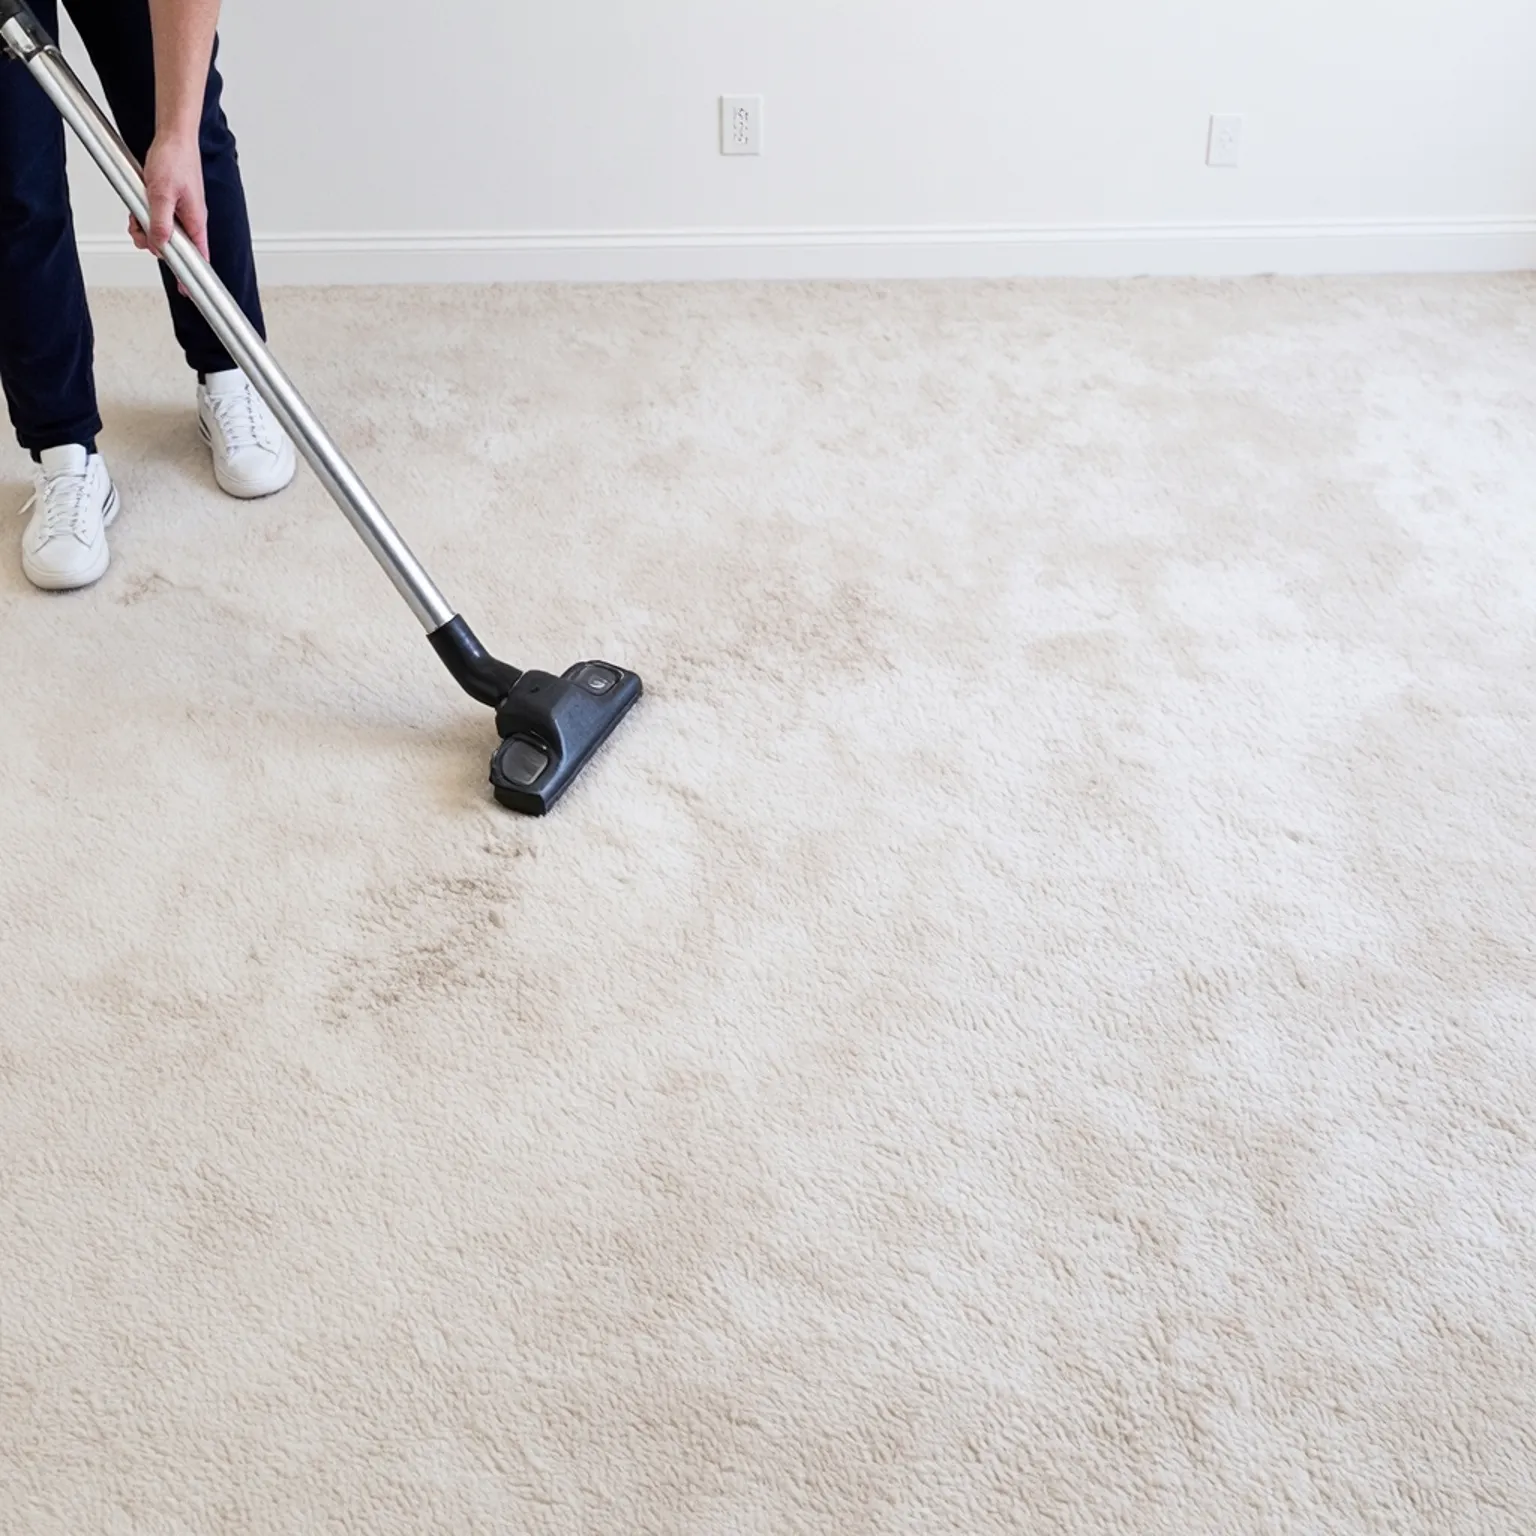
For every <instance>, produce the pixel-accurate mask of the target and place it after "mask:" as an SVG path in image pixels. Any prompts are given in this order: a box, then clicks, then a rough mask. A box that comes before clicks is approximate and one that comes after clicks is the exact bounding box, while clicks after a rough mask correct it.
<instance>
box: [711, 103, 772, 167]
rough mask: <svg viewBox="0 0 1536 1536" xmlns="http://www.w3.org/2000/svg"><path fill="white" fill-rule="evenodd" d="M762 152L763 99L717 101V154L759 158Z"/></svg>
mask: <svg viewBox="0 0 1536 1536" xmlns="http://www.w3.org/2000/svg"><path fill="white" fill-rule="evenodd" d="M762 152H763V98H762V97H761V96H722V97H721V98H720V153H721V154H722V155H760V154H762Z"/></svg>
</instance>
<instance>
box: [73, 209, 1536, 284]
mask: <svg viewBox="0 0 1536 1536" xmlns="http://www.w3.org/2000/svg"><path fill="white" fill-rule="evenodd" d="M80 250H81V256H82V259H83V262H84V265H85V271H86V276H87V279H88V280H89V281H90V282H92V283H93V284H96V285H99V286H104V287H121V286H139V285H147V284H150V283H152V282H153V281H154V272H153V268H152V267H151V266H150V264H149V262H148V259H147V258H146V257H144V256H142V255H140V254H139V253H138V252H136V251H134V250H133V248H132V247H131V246H130V245H129V244H128V242H127V239H126V237H119V236H111V235H87V236H83V237H82V238H81V240H80ZM256 252H257V259H258V261H259V263H260V266H261V272H262V279H263V281H264V282H265V283H266V284H268V285H269V286H270V285H277V284H288V283H317V284H326V283H348V284H351V283H451V282H672V281H689V280H730V279H744V278H748V279H750V278H756V279H785V278H817V279H859V278H945V277H1140V276H1159V277H1173V276H1191V277H1229V276H1250V275H1256V274H1261V273H1283V274H1290V275H1306V274H1322V273H1354V272H1491V271H1524V270H1529V269H1536V216H1530V217H1523V218H1503V219H1492V218H1490V219H1444V220H1441V219H1396V220H1364V221H1316V222H1310V223H1301V222H1292V223H1269V224H1118V225H1114V224H1102V225H1083V226H1078V227H1071V226H1043V225H1042V226H1034V227H1029V226H1026V227H1018V228H1005V227H995V228H994V227H974V228H964V227H948V228H944V227H933V228H916V229H899V228H898V229H877V228H858V229H672V230H550V231H530V232H523V233H520V232H515V231H513V232H506V233H494V232H487V233H473V232H464V233H459V232H433V231H426V230H424V231H421V232H405V231H402V232H398V233H397V232H367V233H335V234H295V235H281V234H275V235H262V236H258V237H257V240H256Z"/></svg>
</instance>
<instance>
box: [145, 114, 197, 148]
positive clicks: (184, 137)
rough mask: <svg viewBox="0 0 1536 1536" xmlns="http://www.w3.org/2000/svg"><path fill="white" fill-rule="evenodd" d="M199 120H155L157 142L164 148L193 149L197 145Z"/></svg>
mask: <svg viewBox="0 0 1536 1536" xmlns="http://www.w3.org/2000/svg"><path fill="white" fill-rule="evenodd" d="M197 129H198V120H197V118H195V117H193V118H191V119H190V120H187V119H184V118H167V119H166V120H165V121H163V122H162V121H160V120H158V119H157V120H156V122H155V143H157V144H159V145H160V146H161V147H162V148H176V149H191V148H195V147H196V145H197V137H198V135H197Z"/></svg>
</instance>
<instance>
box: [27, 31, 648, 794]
mask: <svg viewBox="0 0 1536 1536" xmlns="http://www.w3.org/2000/svg"><path fill="white" fill-rule="evenodd" d="M0 41H3V42H4V45H5V48H6V51H8V52H9V53H10V54H12V55H13V56H14V57H15V58H16V59H17V60H19V61H20V62H21V63H22V64H24V65H25V66H26V68H27V69H28V71H29V72H30V73H31V75H32V77H33V79H35V80H36V81H37V83H38V84H39V85H40V86H41V87H42V89H43V90H44V91H45V92H46V93H47V95H48V97H49V99H50V100H51V101H52V102H53V104H54V105H55V106H56V107H57V108H58V109H59V112H60V113H61V115H62V116H63V118H64V120H65V122H67V123H68V124H69V126H70V127H71V128H72V129H73V130H74V132H75V134H76V136H77V137H78V138H79V140H80V142H81V143H82V144H84V146H85V148H86V150H87V152H88V153H89V154H90V156H91V158H92V159H93V160H94V161H95V162H96V164H97V165H98V166H100V167H101V170H102V173H103V174H104V175H105V176H106V178H107V180H108V181H109V182H110V183H111V184H112V187H113V190H114V191H115V192H116V193H117V195H118V196H119V197H120V198H121V199H122V200H123V202H124V204H126V206H127V208H128V210H129V212H130V213H132V214H133V216H134V217H135V218H136V219H137V220H138V221H139V223H140V224H141V225H142V226H143V227H144V228H145V229H148V228H149V225H150V214H149V196H148V193H147V192H146V190H145V186H144V172H143V169H142V167H141V166H140V165H139V162H138V161H137V160H136V159H135V158H134V156H133V154H132V152H131V151H130V150H129V148H128V146H127V145H126V144H124V142H123V140H122V137H121V136H120V135H119V133H118V132H117V129H116V128H114V127H113V125H112V123H111V122H110V121H109V119H108V118H107V116H106V114H105V113H104V112H103V111H102V110H101V108H100V107H99V106H98V105H97V104H96V102H95V100H94V99H93V98H92V96H91V94H90V92H89V91H87V90H86V88H85V87H84V85H82V84H81V82H80V79H79V77H78V76H77V75H76V74H75V72H74V70H72V69H71V68H70V66H69V63H68V61H67V60H66V59H65V58H64V56H63V54H61V53H60V52H59V50H58V48H57V47H56V46H55V44H54V42H53V39H52V38H51V37H49V35H48V34H47V32H46V31H45V30H44V29H43V27H42V26H41V24H40V23H39V22H38V20H37V18H36V17H35V16H33V15H32V13H31V11H30V10H28V8H27V6H26V4H25V3H24V0H0ZM160 258H161V260H162V261H164V262H165V264H166V266H167V267H169V268H170V270H171V272H172V273H173V274H174V275H175V277H176V279H177V281H178V282H179V283H180V284H181V286H182V287H183V288H185V289H186V291H187V293H188V295H189V296H190V298H191V300H192V302H193V303H194V304H195V305H196V306H197V308H198V310H199V311H200V312H201V314H202V316H203V318H204V319H205V320H207V322H208V324H209V326H210V327H211V328H212V330H213V332H214V334H215V335H216V336H217V337H218V338H219V340H220V341H221V342H222V343H223V344H224V346H225V349H226V350H227V351H228V352H229V355H230V357H231V358H233V359H234V361H235V363H236V364H237V365H238V366H239V367H240V368H241V370H242V371H243V372H244V373H245V375H246V377H247V378H248V379H250V381H251V383H252V384H253V385H254V386H255V388H256V390H257V392H258V393H259V394H260V395H261V397H262V399H263V400H265V401H266V402H267V404H268V406H270V407H271V410H272V413H273V415H275V416H276V417H277V419H278V421H279V422H280V423H281V424H282V426H283V427H284V429H285V430H286V431H287V433H288V435H289V436H290V437H291V438H292V439H293V440H294V442H295V443H296V444H297V445H298V449H299V451H300V452H301V453H302V454H303V455H304V457H305V459H306V460H308V462H309V465H310V467H311V468H312V469H313V470H314V472H315V474H316V475H318V476H319V478H320V482H321V484H322V485H324V486H325V488H326V490H328V491H329V492H330V493H331V496H332V498H333V499H334V500H335V502H336V504H337V506H339V507H340V508H341V510H342V511H343V512H344V513H345V514H346V516H347V520H348V521H349V522H350V523H351V524H352V526H353V527H354V528H355V529H356V530H357V533H358V535H359V537H360V538H361V539H362V541H363V543H364V544H366V545H367V546H368V549H369V551H370V552H371V553H372V555H373V557H374V559H375V560H377V561H378V562H379V564H380V565H381V566H383V568H384V572H385V574H386V575H387V576H388V577H389V579H390V580H391V581H392V582H393V583H394V584H395V587H396V589H397V590H398V592H399V593H400V595H401V597H403V598H404V599H405V601H406V602H407V603H408V604H409V605H410V609H411V612H412V613H414V614H415V615H416V617H417V619H418V620H419V621H420V623H421V626H422V628H423V629H425V630H426V631H427V637H428V639H429V640H430V641H431V642H432V647H433V649H434V650H435V651H436V652H437V654H438V656H439V657H440V658H441V660H442V661H443V664H444V665H445V666H446V667H447V668H448V670H449V671H450V672H451V673H452V674H453V676H454V678H455V679H456V680H457V682H458V683H459V685H460V686H461V687H462V688H463V689H464V691H465V692H466V693H468V694H469V695H470V696H471V697H472V698H474V699H477V700H478V701H479V702H480V703H482V704H488V705H489V706H490V707H491V708H493V709H495V710H496V712H497V727H498V729H499V731H500V733H501V736H502V738H503V740H502V745H501V748H500V749H499V750H498V751H497V753H496V756H495V758H494V759H493V761H492V764H491V783H492V785H493V786H494V788H495V791H496V795H497V798H498V799H499V800H501V801H502V802H503V803H504V804H506V805H510V806H512V807H513V808H514V809H516V810H520V811H524V812H527V813H529V814H534V815H538V814H542V813H543V812H544V811H546V810H548V809H549V807H550V806H551V805H552V804H553V803H554V801H555V800H556V799H557V798H558V797H559V795H560V794H561V793H562V792H563V791H564V790H565V789H566V788H567V787H568V786H569V784H570V782H571V780H572V779H574V778H575V776H576V775H577V773H579V772H580V771H581V769H582V767H583V766H584V765H585V764H586V762H587V760H588V759H589V758H590V757H591V755H592V753H593V752H595V751H596V750H597V748H598V747H599V746H600V745H601V744H602V742H603V741H604V740H605V739H606V738H607V736H608V734H609V732H610V731H611V730H612V729H613V727H614V726H615V725H617V724H618V722H619V720H620V719H622V718H623V716H624V715H625V714H626V713H627V712H628V710H629V709H630V707H631V706H632V705H633V704H634V702H635V701H636V699H638V698H639V696H640V692H641V684H640V679H639V677H638V676H636V674H635V673H633V672H628V671H626V670H625V669H624V668H622V667H616V666H612V665H610V664H609V663H606V662H579V663H577V665H576V666H574V667H571V668H570V669H569V670H568V671H567V672H565V673H564V674H562V675H561V676H559V677H555V676H553V675H552V674H550V673H547V672H520V671H518V669H517V668H516V667H513V666H510V665H509V664H508V663H506V662H503V661H498V660H497V659H496V658H495V657H494V656H492V655H490V654H489V653H488V652H487V651H486V650H485V648H484V647H483V646H482V645H481V644H480V642H479V640H477V639H476V637H475V635H474V632H473V631H472V630H471V629H470V627H469V626H468V625H467V624H466V623H465V622H464V620H463V619H462V618H460V617H459V615H458V614H457V613H456V611H455V610H454V609H453V608H452V607H451V606H450V605H449V603H448V600H447V598H445V597H444V596H443V594H442V593H441V592H440V591H439V590H438V588H437V586H436V584H435V583H434V582H433V580H432V578H431V577H430V576H428V575H427V573H426V571H425V570H424V569H423V567H422V565H421V562H420V561H419V560H417V558H416V557H415V555H413V554H412V553H411V550H410V547H409V546H408V545H407V544H406V542H405V540H404V539H403V538H401V537H400V534H399V533H398V532H397V531H396V529H395V526H394V524H393V523H391V522H390V520H389V518H388V517H386V516H385V514H384V509H383V508H382V507H380V506H379V504H378V502H377V501H375V500H374V498H373V496H372V494H371V493H370V492H369V490H368V487H367V486H366V485H364V484H363V482H362V479H361V478H360V477H359V475H358V473H357V471H356V470H355V469H353V467H352V466H351V464H349V463H348V462H347V459H346V456H345V455H344V454H343V453H342V451H341V450H340V449H339V448H338V447H337V446H336V443H335V441H334V440H333V439H332V437H331V435H330V433H328V432H327V431H326V430H325V428H324V427H323V426H321V424H320V422H319V420H318V418H317V417H316V416H315V414H314V412H313V411H312V410H310V408H309V406H308V405H307V404H306V403H305V401H304V397H303V396H302V395H301V394H300V393H299V391H298V390H297V388H295V386H294V383H293V381H292V380H291V379H290V378H289V377H288V375H287V374H286V373H284V372H283V370H282V368H281V367H280V366H279V364H278V362H277V360H276V359H275V358H274V357H273V356H272V354H271V352H269V351H268V350H267V345H266V343H265V342H264V341H263V340H262V339H261V336H260V335H259V334H258V333H257V331H256V328H255V327H254V326H253V325H252V324H251V322H250V321H249V320H248V319H246V317H245V314H244V312H243V311H242V310H241V308H240V306H239V305H238V304H237V303H236V302H235V300H234V299H233V297H231V295H230V292H229V290H228V289H227V288H226V287H225V286H224V284H223V283H222V282H221V281H220V280H219V277H218V274H217V273H216V272H214V270H213V268H212V267H211V266H210V265H209V264H208V262H207V261H205V260H204V259H203V256H202V253H201V252H200V251H199V250H198V249H197V247H196V246H195V245H193V243H192V241H191V240H190V239H188V237H187V235H186V233H185V232H184V231H183V230H182V229H181V228H180V227H179V226H177V227H175V228H174V229H173V230H172V233H171V237H170V239H169V240H168V241H167V242H166V244H165V246H164V247H163V249H162V250H161V252H160Z"/></svg>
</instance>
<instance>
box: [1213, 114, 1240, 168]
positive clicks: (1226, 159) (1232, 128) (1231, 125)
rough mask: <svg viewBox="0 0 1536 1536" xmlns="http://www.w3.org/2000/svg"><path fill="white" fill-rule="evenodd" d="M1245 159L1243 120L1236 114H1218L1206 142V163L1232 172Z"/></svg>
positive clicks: (1215, 115)
mask: <svg viewBox="0 0 1536 1536" xmlns="http://www.w3.org/2000/svg"><path fill="white" fill-rule="evenodd" d="M1242 158H1243V120H1242V118H1241V117H1240V116H1239V115H1238V114H1237V113H1235V112H1217V113H1215V114H1214V115H1213V116H1212V117H1211V132H1210V136H1209V138H1207V139H1206V142H1205V163H1206V164H1207V165H1210V166H1215V167H1217V168H1218V169H1222V170H1231V169H1232V168H1233V167H1235V166H1237V165H1238V164H1240V163H1241V161H1242Z"/></svg>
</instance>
